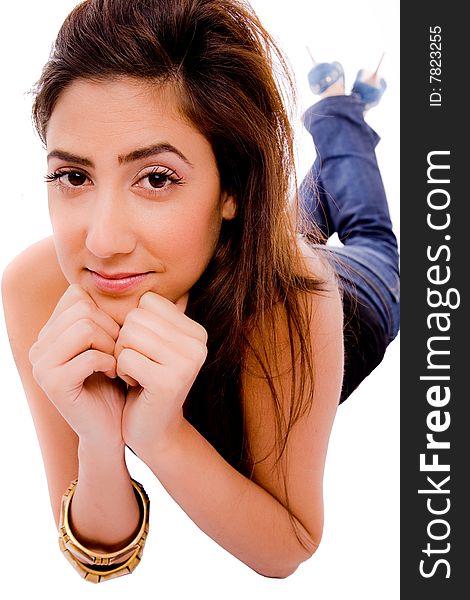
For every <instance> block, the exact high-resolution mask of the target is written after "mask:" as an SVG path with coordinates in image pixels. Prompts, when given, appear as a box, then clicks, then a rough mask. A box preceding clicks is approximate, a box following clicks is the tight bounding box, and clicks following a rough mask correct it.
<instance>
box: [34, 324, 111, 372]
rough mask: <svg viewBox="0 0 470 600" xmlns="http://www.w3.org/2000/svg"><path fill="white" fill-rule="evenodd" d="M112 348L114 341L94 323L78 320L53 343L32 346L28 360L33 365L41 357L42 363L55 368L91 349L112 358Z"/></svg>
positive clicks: (42, 342)
mask: <svg viewBox="0 0 470 600" xmlns="http://www.w3.org/2000/svg"><path fill="white" fill-rule="evenodd" d="M114 346H115V341H114V339H113V338H112V337H111V336H110V335H109V334H108V333H107V332H106V331H104V330H103V329H101V327H99V326H98V325H97V324H96V323H95V322H94V321H91V320H90V319H80V320H79V321H76V322H74V323H72V325H70V327H68V328H67V329H66V330H65V331H63V332H62V333H61V334H60V335H59V336H58V337H57V338H56V339H55V340H54V341H53V342H49V341H48V340H46V341H44V340H43V341H38V342H36V343H35V344H33V346H32V347H31V350H30V352H29V360H30V362H31V363H32V364H34V363H35V362H36V361H37V360H38V359H39V358H40V357H41V356H42V357H44V358H43V361H44V362H46V363H47V364H48V365H49V366H51V367H55V366H57V365H63V364H65V363H66V362H68V361H69V360H71V359H72V358H74V357H75V356H77V355H78V354H80V353H82V352H85V351H86V350H89V349H91V348H94V349H95V350H99V351H101V352H104V353H106V354H109V355H110V356H114ZM43 364H44V363H43Z"/></svg>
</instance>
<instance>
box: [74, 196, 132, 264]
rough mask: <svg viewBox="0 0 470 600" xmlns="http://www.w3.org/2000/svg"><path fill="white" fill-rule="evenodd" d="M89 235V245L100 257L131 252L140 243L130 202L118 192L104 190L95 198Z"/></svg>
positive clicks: (89, 224)
mask: <svg viewBox="0 0 470 600" xmlns="http://www.w3.org/2000/svg"><path fill="white" fill-rule="evenodd" d="M93 204H94V206H93V211H92V212H91V214H90V221H89V223H88V230H87V236H86V247H87V248H88V250H89V251H90V252H91V253H92V254H94V255H95V256H96V257H98V258H110V257H111V256H114V255H116V254H130V253H131V252H132V251H133V250H134V249H135V246H136V237H135V234H134V231H133V229H132V218H131V215H129V214H128V210H127V208H126V203H125V202H124V201H123V198H121V197H119V195H118V194H116V193H114V194H113V193H109V192H105V193H100V194H99V195H98V194H96V195H95V198H94V203H93Z"/></svg>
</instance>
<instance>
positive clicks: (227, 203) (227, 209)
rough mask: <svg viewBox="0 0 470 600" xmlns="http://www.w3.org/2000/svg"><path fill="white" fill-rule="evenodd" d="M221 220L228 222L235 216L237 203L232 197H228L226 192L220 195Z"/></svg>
mask: <svg viewBox="0 0 470 600" xmlns="http://www.w3.org/2000/svg"><path fill="white" fill-rule="evenodd" d="M221 200H222V218H223V219H226V220H227V221H230V220H231V219H234V218H235V216H236V214H237V203H236V202H235V198H234V197H233V196H229V195H228V194H227V192H223V193H222V198H221Z"/></svg>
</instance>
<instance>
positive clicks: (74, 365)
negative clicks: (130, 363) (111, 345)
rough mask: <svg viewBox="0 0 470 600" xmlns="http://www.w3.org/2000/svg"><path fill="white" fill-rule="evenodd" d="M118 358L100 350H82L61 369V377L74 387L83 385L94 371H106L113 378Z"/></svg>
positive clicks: (70, 387)
mask: <svg viewBox="0 0 470 600" xmlns="http://www.w3.org/2000/svg"><path fill="white" fill-rule="evenodd" d="M116 368H117V364H116V359H115V358H114V356H110V355H109V354H106V353H105V352H100V351H99V350H93V349H92V350H87V351H86V352H82V353H81V354H79V355H78V356H76V357H75V358H73V359H72V360H71V361H69V362H68V363H67V364H66V365H64V366H63V367H62V369H61V377H63V381H64V382H67V387H69V389H73V388H74V387H76V386H77V385H81V384H82V383H83V382H84V381H85V379H86V378H87V377H89V376H90V375H92V374H93V373H104V374H105V375H107V376H108V377H110V378H111V379H114V378H115V377H116Z"/></svg>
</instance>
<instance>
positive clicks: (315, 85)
mask: <svg viewBox="0 0 470 600" xmlns="http://www.w3.org/2000/svg"><path fill="white" fill-rule="evenodd" d="M341 78H342V79H343V80H344V71H343V67H342V66H341V64H340V63H339V62H336V61H335V62H332V63H317V64H316V65H315V66H314V67H313V68H312V69H311V70H310V72H309V74H308V82H309V84H310V89H311V90H312V92H313V93H314V94H323V92H324V91H325V90H327V89H328V88H329V87H330V86H331V85H333V84H334V83H336V82H337V81H339V79H341Z"/></svg>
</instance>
